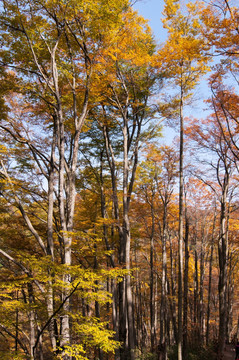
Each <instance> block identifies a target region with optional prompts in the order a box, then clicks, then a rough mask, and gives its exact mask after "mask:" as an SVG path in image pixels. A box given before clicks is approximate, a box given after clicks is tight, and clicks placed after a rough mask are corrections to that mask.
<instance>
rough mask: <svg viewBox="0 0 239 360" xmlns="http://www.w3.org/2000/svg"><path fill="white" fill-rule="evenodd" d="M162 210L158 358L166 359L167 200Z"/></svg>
mask: <svg viewBox="0 0 239 360" xmlns="http://www.w3.org/2000/svg"><path fill="white" fill-rule="evenodd" d="M163 206H164V210H163V234H162V287H161V308H160V347H159V351H160V353H159V358H160V359H162V360H166V359H167V343H166V332H167V249H166V239H167V199H165V200H164V204H163Z"/></svg>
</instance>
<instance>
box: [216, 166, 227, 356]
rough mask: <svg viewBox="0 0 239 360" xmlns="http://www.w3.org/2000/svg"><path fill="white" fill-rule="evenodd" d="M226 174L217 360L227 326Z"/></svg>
mask: <svg viewBox="0 0 239 360" xmlns="http://www.w3.org/2000/svg"><path fill="white" fill-rule="evenodd" d="M228 183H229V178H228V173H226V174H225V176H224V184H223V187H222V196H221V213H220V236H219V242H218V258H219V282H218V291H219V337H218V341H219V347H218V354H219V359H222V357H223V351H224V347H225V340H226V326H227V264H228V244H227V224H226V220H227V194H228Z"/></svg>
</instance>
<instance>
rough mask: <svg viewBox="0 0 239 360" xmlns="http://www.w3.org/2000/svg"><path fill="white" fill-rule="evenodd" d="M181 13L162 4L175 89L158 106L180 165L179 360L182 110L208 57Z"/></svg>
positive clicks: (192, 12)
mask: <svg viewBox="0 0 239 360" xmlns="http://www.w3.org/2000/svg"><path fill="white" fill-rule="evenodd" d="M185 12H186V14H184V11H183V10H181V9H180V3H179V1H178V0H174V1H171V0H170V1H166V2H165V8H164V16H165V18H164V26H165V28H166V29H167V30H168V32H169V36H168V40H167V43H166V44H165V45H164V46H163V47H162V49H160V50H159V57H160V59H161V60H159V61H161V62H162V67H163V69H164V70H165V73H166V74H167V76H168V77H169V79H170V83H172V82H173V86H175V85H176V87H177V88H178V89H179V90H178V91H179V93H176V95H174V96H173V98H171V101H170V102H168V103H165V104H161V107H160V110H161V112H162V114H163V116H164V117H166V118H169V119H170V118H174V119H175V118H176V119H178V120H179V123H180V163H179V242H178V246H179V262H178V264H179V270H178V359H179V360H181V359H182V342H183V331H182V329H183V327H182V313H183V304H182V299H183V194H184V190H183V167H184V165H183V157H184V114H183V111H184V107H185V105H186V103H187V101H188V100H189V99H190V98H191V97H192V90H193V88H194V87H195V86H196V84H197V83H198V81H199V79H200V77H201V76H202V75H203V74H204V73H205V72H206V70H207V67H206V63H207V61H208V58H207V57H206V56H205V49H206V44H205V41H204V38H203V37H202V36H201V34H200V22H199V20H198V17H197V16H198V10H197V7H196V5H195V4H192V3H188V4H187V5H186V9H185Z"/></svg>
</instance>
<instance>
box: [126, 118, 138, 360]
mask: <svg viewBox="0 0 239 360" xmlns="http://www.w3.org/2000/svg"><path fill="white" fill-rule="evenodd" d="M123 136H124V161H123V248H124V251H125V268H126V270H128V274H127V275H126V277H125V288H124V291H125V294H124V298H125V306H126V311H125V316H126V321H125V322H126V328H127V333H126V354H127V357H128V359H127V360H134V358H135V356H134V350H135V329H134V314H133V296H132V291H131V275H130V269H131V264H130V222H129V199H128V196H129V194H128V176H129V175H128V174H129V159H128V127H127V119H124V127H123Z"/></svg>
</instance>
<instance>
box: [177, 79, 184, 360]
mask: <svg viewBox="0 0 239 360" xmlns="http://www.w3.org/2000/svg"><path fill="white" fill-rule="evenodd" d="M183 138H184V119H183V88H182V86H181V99H180V150H179V156H180V159H179V237H178V360H182V345H183V321H182V317H183V194H184V191H183V155H184V151H183V147H184V139H183Z"/></svg>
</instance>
